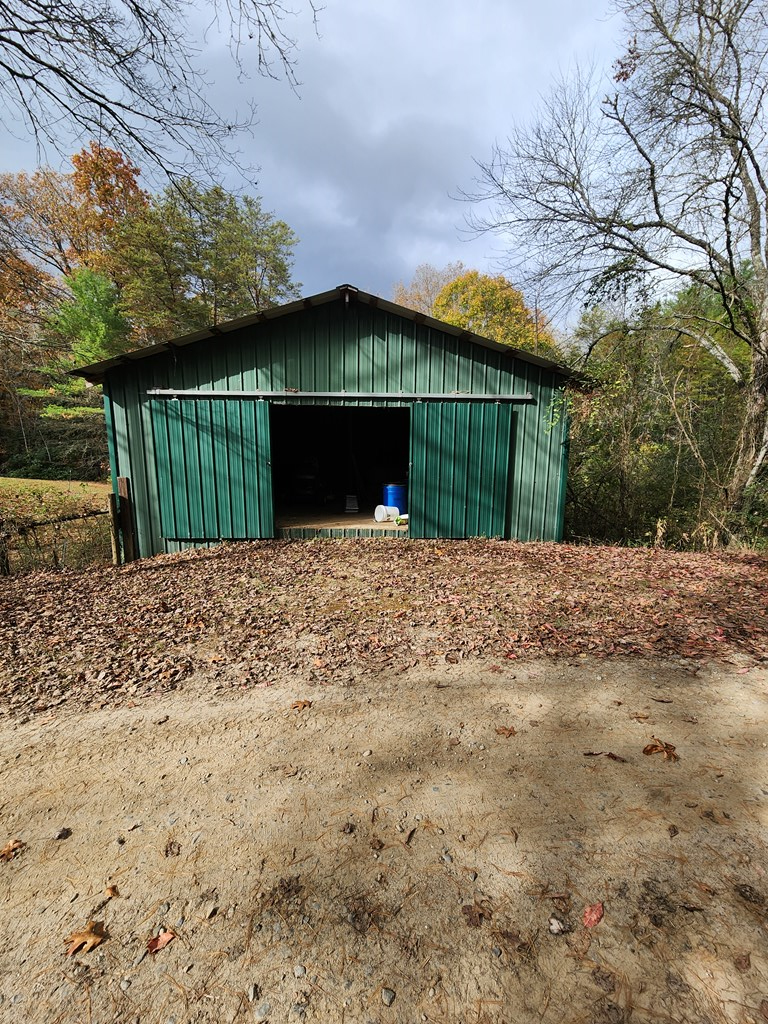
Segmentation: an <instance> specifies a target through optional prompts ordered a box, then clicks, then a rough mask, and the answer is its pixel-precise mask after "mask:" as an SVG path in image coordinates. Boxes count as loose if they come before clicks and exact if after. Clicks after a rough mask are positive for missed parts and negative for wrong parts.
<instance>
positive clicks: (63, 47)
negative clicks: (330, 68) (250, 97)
mask: <svg viewBox="0 0 768 1024" xmlns="http://www.w3.org/2000/svg"><path fill="white" fill-rule="evenodd" d="M305 2H306V3H307V4H308V5H309V6H310V8H311V10H312V13H313V16H314V14H315V6H314V0H305ZM196 13H197V17H200V13H199V12H195V9H194V8H193V7H192V5H191V4H188V3H187V2H186V0H56V2H52V0H0V122H1V123H3V124H4V125H5V127H6V129H7V130H8V131H10V132H14V131H15V132H18V131H19V130H22V131H23V132H24V133H25V134H28V135H31V136H32V137H34V139H35V140H36V141H37V142H38V144H39V145H40V146H41V147H44V146H45V144H46V143H49V144H52V145H53V146H54V148H56V149H57V150H59V151H60V150H61V148H62V147H66V146H71V145H72V142H73V138H79V140H80V142H81V143H85V142H87V141H88V140H89V139H97V140H99V141H102V140H109V142H110V143H111V144H112V145H114V146H116V147H117V148H118V149H120V150H122V151H123V152H125V153H129V154H131V155H132V156H134V157H135V158H136V159H138V160H140V162H142V163H146V162H147V161H150V162H152V163H154V164H155V165H157V164H160V165H161V166H162V167H163V168H164V169H165V170H166V171H169V170H170V171H171V172H173V171H175V170H178V169H180V168H179V161H181V160H183V159H184V157H186V158H187V160H188V158H189V154H190V153H194V155H195V157H196V158H197V160H198V162H203V163H205V162H206V161H211V162H214V161H216V159H217V158H219V157H220V155H221V152H222V147H224V148H225V149H226V148H229V147H231V146H232V141H233V138H234V136H235V135H236V134H237V133H238V132H239V131H240V130H242V129H245V128H247V127H248V126H249V125H250V124H251V123H252V121H253V111H252V109H251V110H250V111H249V113H248V115H247V116H246V117H245V118H244V119H243V120H241V121H239V122H237V123H235V122H231V121H228V120H226V119H225V118H223V117H222V116H221V115H220V114H219V113H218V112H217V111H216V110H215V109H214V108H213V107H212V106H211V104H210V103H209V102H208V100H207V99H206V91H207V85H208V83H207V82H206V78H205V72H204V70H203V69H202V67H201V62H200V57H199V51H200V50H201V49H202V45H203V43H204V40H201V39H200V38H199V35H200V33H196V32H195V29H194V27H193V24H192V19H193V18H194V17H195V14H196ZM291 14H292V12H291V11H290V10H289V9H288V8H287V7H286V6H285V5H284V4H283V2H282V0H218V2H217V0H214V4H213V5H212V7H211V8H210V9H209V11H208V12H207V14H206V17H209V18H210V19H211V24H212V25H213V24H216V25H217V26H218V23H219V20H221V21H223V22H226V23H227V24H228V25H229V27H230V30H231V35H230V51H231V54H232V57H233V60H234V62H235V65H236V67H237V69H238V72H239V73H241V74H244V73H245V71H246V70H247V69H251V68H252V69H254V70H258V72H259V73H261V74H266V75H270V76H273V77H274V76H277V75H280V74H282V75H285V76H286V77H287V79H288V81H289V82H290V83H291V84H292V85H295V84H296V77H295V64H294V42H293V40H292V38H291V37H290V36H289V35H288V34H287V32H286V30H285V20H286V18H287V17H289V16H290V15H291ZM20 126H21V129H20ZM180 153H181V154H183V156H180V155H179V154H180ZM188 169H189V168H188V166H187V170H188Z"/></svg>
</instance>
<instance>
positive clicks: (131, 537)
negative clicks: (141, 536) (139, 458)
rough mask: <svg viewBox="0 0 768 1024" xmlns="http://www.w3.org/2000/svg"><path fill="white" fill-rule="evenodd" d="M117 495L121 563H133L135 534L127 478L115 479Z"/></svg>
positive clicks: (134, 557) (134, 559)
mask: <svg viewBox="0 0 768 1024" xmlns="http://www.w3.org/2000/svg"><path fill="white" fill-rule="evenodd" d="M117 493H118V496H119V498H120V505H119V508H120V533H121V534H122V537H123V561H124V562H135V561H136V558H137V554H136V532H135V530H134V528H133V502H132V501H131V481H130V479H129V477H127V476H119V477H118V478H117Z"/></svg>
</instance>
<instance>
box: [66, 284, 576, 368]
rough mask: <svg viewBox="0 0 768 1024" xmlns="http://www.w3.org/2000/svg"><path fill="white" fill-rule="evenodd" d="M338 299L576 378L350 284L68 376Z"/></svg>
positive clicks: (548, 362) (526, 354) (519, 351)
mask: <svg viewBox="0 0 768 1024" xmlns="http://www.w3.org/2000/svg"><path fill="white" fill-rule="evenodd" d="M339 299H343V300H344V301H345V302H346V303H348V304H349V303H351V302H358V303H364V304H366V305H369V306H372V307H374V308H376V309H381V310H384V312H386V313H394V314H396V315H397V316H401V317H403V319H405V320H412V321H414V322H415V323H418V324H424V326H426V327H431V328H434V329H435V330H439V331H443V333H445V334H452V335H454V336H455V337H458V338H464V339H466V340H467V341H470V342H472V343H473V344H475V345H481V346H482V347H483V348H490V349H493V350H494V351H496V352H503V353H505V354H507V355H510V356H513V357H514V358H516V359H522V360H524V361H525V362H528V363H533V364H534V365H535V366H541V367H543V368H544V369H546V370H551V371H552V372H553V373H557V374H560V375H561V376H562V377H566V378H572V377H575V376H576V374H575V373H574V371H573V370H570V369H569V368H568V367H567V366H562V365H560V364H559V363H555V362H553V361H552V360H551V359H545V358H544V357H543V356H537V355H534V354H533V353H532V352H525V351H523V350H522V349H517V348H511V347H510V346H509V345H501V344H500V343H499V342H497V341H491V339H490V338H483V337H482V336H481V335H479V334H474V333H473V332H472V331H467V330H464V328H462V327H454V325H453V324H447V323H445V322H444V321H442V320H436V319H435V318H434V317H432V316H427V315H426V314H424V313H419V312H417V311H416V310H414V309H408V308H407V307H406V306H399V305H397V303H395V302H390V301H389V300H388V299H382V298H380V297H379V296H378V295H371V294H370V293H369V292H364V291H361V290H360V289H359V288H355V286H354V285H351V284H340V285H339V286H338V287H337V288H333V289H332V290H331V291H327V292H320V293H319V294H318V295H310V296H308V297H306V298H303V299H297V300H296V301H295V302H288V303H286V304H285V305H283V306H273V307H271V308H270V309H264V310H262V311H261V312H259V313H249V314H248V316H241V317H238V319H236V320H228V321H227V322H226V323H223V324H216V325H215V326H212V327H206V328H204V329H203V330H201V331H195V332H193V333H192V334H185V335H182V336H181V337H179V338H171V339H169V340H168V341H163V342H160V344H158V345H151V346H149V347H148V348H139V349H135V350H134V351H133V352H126V353H124V354H122V355H119V356H115V357H114V358H112V359H104V360H102V361H101V362H99V363H91V364H90V365H89V366H79V367H77V368H76V369H74V370H70V371H69V372H70V374H71V375H72V376H74V377H84V378H85V380H87V381H90V382H91V383H92V384H101V383H102V382H103V380H104V378H105V376H106V374H107V373H108V372H109V371H110V370H113V369H115V368H117V367H120V366H126V365H129V364H131V363H134V362H137V361H138V360H141V359H149V358H150V357H151V356H156V355H161V354H162V353H165V352H171V351H176V350H177V349H180V348H184V347H185V346H187V345H194V344H195V343H196V342H198V341H207V340H209V339H211V338H217V337H221V336H222V335H226V334H230V333H232V332H233V331H239V330H241V329H242V328H243V327H252V326H253V325H254V324H260V323H264V322H265V321H267V320H277V319H279V318H280V317H283V316H289V315H290V314H291V313H298V312H300V311H301V310H304V309H312V308H313V307H316V306H322V305H325V304H326V303H328V302H335V301H338V300H339Z"/></svg>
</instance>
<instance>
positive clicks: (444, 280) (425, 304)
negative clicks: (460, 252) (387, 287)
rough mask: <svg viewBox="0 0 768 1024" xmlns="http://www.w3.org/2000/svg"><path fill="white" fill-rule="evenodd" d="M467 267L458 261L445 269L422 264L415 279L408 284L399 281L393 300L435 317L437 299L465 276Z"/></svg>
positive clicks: (415, 273)
mask: <svg viewBox="0 0 768 1024" xmlns="http://www.w3.org/2000/svg"><path fill="white" fill-rule="evenodd" d="M465 270H466V267H465V266H464V264H463V263H462V262H461V260H457V261H456V262H455V263H448V264H447V265H446V266H444V267H435V266H433V265H432V264H431V263H420V264H419V265H418V267H416V269H415V270H414V272H413V277H412V278H411V280H410V282H409V283H408V284H406V283H405V282H404V281H398V282H397V284H396V285H395V287H394V288H393V289H392V298H393V300H394V301H395V302H397V303H399V304H400V305H401V306H407V307H408V308H409V309H415V310H417V311H418V312H419V313H426V314H427V316H434V315H435V299H436V298H437V296H438V295H439V294H440V292H441V291H442V290H443V288H445V286H446V285H447V284H450V283H451V281H453V280H455V279H456V278H457V277H458V276H459V275H460V274H463V273H464V271H465Z"/></svg>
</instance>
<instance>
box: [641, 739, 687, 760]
mask: <svg viewBox="0 0 768 1024" xmlns="http://www.w3.org/2000/svg"><path fill="white" fill-rule="evenodd" d="M651 739H652V740H653V743H649V744H648V745H647V746H645V747H643V753H644V754H663V755H664V760H665V761H679V760H680V756H679V754H676V753H675V748H674V746H673V745H672V744H671V743H665V742H664V740H660V739H657V738H656V737H655V736H652V737H651Z"/></svg>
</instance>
